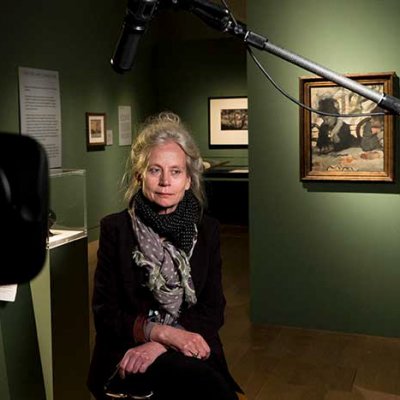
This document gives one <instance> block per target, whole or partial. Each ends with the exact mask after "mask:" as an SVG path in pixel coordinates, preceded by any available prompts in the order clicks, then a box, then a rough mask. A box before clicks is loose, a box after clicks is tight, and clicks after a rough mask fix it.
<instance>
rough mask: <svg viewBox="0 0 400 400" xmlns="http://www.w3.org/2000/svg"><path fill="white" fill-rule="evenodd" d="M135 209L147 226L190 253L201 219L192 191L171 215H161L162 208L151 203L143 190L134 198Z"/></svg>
mask: <svg viewBox="0 0 400 400" xmlns="http://www.w3.org/2000/svg"><path fill="white" fill-rule="evenodd" d="M133 208H134V210H135V214H136V215H137V216H138V217H139V218H140V219H141V220H142V221H143V223H144V224H145V225H147V226H148V227H150V228H151V229H153V230H154V231H155V232H156V233H158V234H159V235H160V236H161V237H163V238H166V239H167V240H169V241H170V242H171V243H172V244H173V245H174V246H175V247H178V248H179V249H181V250H183V251H184V252H185V253H186V254H189V253H190V251H191V250H192V247H193V238H194V236H195V230H196V224H197V223H198V222H199V219H200V205H199V202H198V200H197V199H196V197H195V196H194V194H193V192H192V191H191V190H186V192H185V196H184V197H183V199H182V201H181V202H180V203H179V204H178V206H177V207H176V210H175V211H174V212H172V213H170V214H159V213H158V212H159V211H160V207H159V206H158V205H157V204H155V203H153V202H151V201H149V200H148V199H147V198H146V197H145V196H144V195H143V192H142V191H141V190H140V191H139V192H138V193H136V195H135V196H134V198H133Z"/></svg>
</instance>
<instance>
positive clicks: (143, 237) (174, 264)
mask: <svg viewBox="0 0 400 400" xmlns="http://www.w3.org/2000/svg"><path fill="white" fill-rule="evenodd" d="M134 205H135V202H133V207H132V208H131V209H130V214H131V217H132V226H133V231H134V233H135V236H136V238H137V241H138V246H137V248H136V249H135V250H134V251H133V259H134V261H135V263H136V264H137V265H138V266H139V267H142V268H145V269H146V272H147V274H146V275H147V277H148V279H147V282H146V283H145V284H146V286H147V287H148V288H149V290H150V291H151V292H152V294H153V296H154V299H155V300H156V301H157V303H158V304H159V306H160V309H159V310H158V312H157V313H156V315H155V317H154V318H153V319H152V320H153V321H155V322H159V323H164V324H168V325H172V324H173V323H175V322H176V320H177V318H178V317H179V313H180V311H181V306H182V303H183V301H185V302H186V303H187V304H188V305H189V306H191V305H193V304H196V302H197V298H196V293H195V291H194V286H193V282H192V278H191V275H190V263H189V260H190V257H191V255H192V253H193V249H194V246H195V244H196V241H197V227H196V224H195V223H194V222H192V224H193V225H192V229H193V232H194V235H193V237H192V238H191V246H190V249H189V251H188V252H185V251H184V250H181V249H179V248H177V247H176V246H175V245H174V244H172V243H171V242H170V241H169V240H168V239H165V238H164V237H161V236H160V235H159V234H158V233H157V232H156V231H155V230H153V228H152V227H150V226H148V225H147V224H145V223H144V222H143V221H142V218H141V217H139V215H138V214H139V213H138V212H136V211H137V210H136V208H135V206H134Z"/></svg>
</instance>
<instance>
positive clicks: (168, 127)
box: [124, 112, 205, 209]
mask: <svg viewBox="0 0 400 400" xmlns="http://www.w3.org/2000/svg"><path fill="white" fill-rule="evenodd" d="M171 141H172V142H175V143H176V144H178V145H179V146H180V147H181V148H182V150H183V151H184V152H185V154H186V169H187V173H188V175H189V176H190V179H191V185H190V188H191V189H192V192H193V194H194V195H195V196H196V198H197V200H198V201H199V203H200V206H201V208H202V209H203V208H204V205H205V195H204V189H203V181H202V173H203V160H202V158H201V156H200V151H199V149H198V147H197V145H196V143H195V141H194V140H193V138H192V136H191V135H190V134H189V132H188V130H187V129H186V127H185V126H184V124H183V123H182V122H181V120H180V118H179V116H178V115H176V114H174V113H171V112H162V113H160V114H157V115H155V116H152V117H150V118H148V119H147V120H146V121H145V123H144V124H143V126H142V127H141V129H139V132H138V135H137V137H136V139H135V141H134V143H133V144H132V147H131V152H130V156H129V158H128V161H127V168H126V173H125V175H124V182H125V185H126V191H125V199H126V200H127V201H130V200H131V199H132V197H133V195H134V194H135V193H136V192H137V191H138V190H139V189H140V188H141V181H140V179H139V177H140V176H143V173H144V172H145V170H146V168H147V164H148V160H149V155H150V152H151V150H152V149H153V148H154V147H155V146H159V145H162V144H165V143H168V142H171Z"/></svg>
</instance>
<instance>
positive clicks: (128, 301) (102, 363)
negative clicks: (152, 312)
mask: <svg viewBox="0 0 400 400" xmlns="http://www.w3.org/2000/svg"><path fill="white" fill-rule="evenodd" d="M100 227H101V230H100V243H99V250H98V264H97V269H96V273H95V281H94V293H93V302H92V306H93V313H94V321H95V326H96V344H95V348H94V352H93V357H92V362H91V366H90V371H89V378H88V386H89V388H90V390H91V391H92V393H99V391H100V392H101V390H102V387H103V385H104V382H105V381H106V379H107V378H108V377H109V376H110V375H111V373H112V372H113V371H114V370H115V367H116V365H117V364H118V362H119V361H120V360H121V358H122V357H123V355H124V354H125V352H126V351H127V350H128V349H129V348H131V347H134V346H135V345H138V344H139V343H135V342H134V339H133V325H134V321H135V319H136V317H137V316H138V315H140V314H142V315H147V312H148V310H149V309H150V308H151V307H152V304H153V301H154V300H153V297H152V295H151V293H150V291H149V290H148V289H147V288H146V287H145V286H144V285H143V282H144V276H143V275H142V269H140V268H139V267H137V266H136V264H135V263H134V261H133V258H132V252H133V250H134V248H135V246H136V244H137V242H136V238H135V236H134V234H133V229H132V222H131V217H130V215H129V213H128V212H127V210H125V211H122V212H120V213H117V214H112V215H109V216H107V217H105V218H104V219H103V220H102V221H101V225H100ZM190 266H191V275H192V279H193V284H194V287H195V290H196V296H197V303H196V304H195V305H194V306H192V307H190V308H184V309H183V311H182V313H181V316H180V318H179V321H178V322H179V324H180V325H182V326H183V327H184V328H185V329H186V330H188V331H191V332H197V333H199V334H201V335H202V336H203V337H204V339H205V340H206V341H207V343H208V345H209V346H210V348H211V352H212V353H213V355H214V357H213V359H216V360H217V364H218V369H219V370H220V372H222V373H223V374H224V375H225V376H227V378H228V380H230V381H231V382H232V384H233V385H234V386H237V385H236V383H235V382H234V381H233V379H232V377H231V376H230V374H229V372H228V368H227V365H226V361H225V357H224V353H223V349H222V344H221V341H220V338H219V335H218V330H219V329H220V328H221V326H222V325H223V323H224V308H225V297H224V295H223V290H222V282H221V255H220V239H219V225H218V222H217V221H216V220H215V219H213V218H211V217H208V216H206V215H204V216H203V218H202V221H201V223H200V225H199V230H198V238H197V243H196V246H195V248H194V251H193V255H192V257H191V259H190Z"/></svg>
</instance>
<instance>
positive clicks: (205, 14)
mask: <svg viewBox="0 0 400 400" xmlns="http://www.w3.org/2000/svg"><path fill="white" fill-rule="evenodd" d="M161 1H162V0H161ZM171 1H172V5H173V6H178V7H180V8H183V9H185V10H187V11H190V12H192V13H193V14H195V15H196V16H198V17H199V18H201V19H202V20H203V21H204V22H205V23H206V24H208V25H209V26H211V27H212V28H214V29H217V30H219V31H221V32H227V33H229V34H231V35H233V36H236V37H238V38H239V39H241V40H243V41H244V42H245V43H246V44H247V45H249V46H252V47H255V48H257V49H259V50H264V51H267V52H268V53H271V54H274V55H275V56H277V57H279V58H281V59H283V60H286V61H288V62H290V63H292V64H294V65H297V66H299V67H301V68H303V69H305V70H308V71H310V72H313V73H315V74H316V75H319V76H321V77H323V78H326V79H328V80H330V81H332V82H336V83H337V84H338V85H340V86H343V87H345V88H347V89H349V90H351V91H353V92H355V93H357V94H359V95H361V96H364V97H365V98H367V99H369V100H372V101H373V102H374V103H376V104H377V105H379V106H380V107H381V108H383V109H385V110H387V111H389V112H390V113H391V114H396V115H400V99H398V98H396V97H394V96H391V95H389V94H385V93H380V92H377V91H375V90H372V89H370V88H368V87H366V86H363V85H361V84H360V83H358V82H356V81H354V80H352V79H349V78H347V77H345V76H343V75H340V74H338V73H336V72H334V71H332V70H330V69H328V68H326V67H324V66H322V65H320V64H317V63H315V62H313V61H311V60H308V59H306V58H304V57H302V56H300V55H298V54H295V53H293V52H291V51H289V50H286V49H284V48H282V47H279V46H277V45H274V44H273V43H271V42H270V41H269V40H268V39H267V38H265V37H264V36H262V35H259V34H258V33H255V32H252V31H250V30H248V29H247V26H246V24H243V23H242V22H239V21H235V20H234V19H233V18H232V16H231V13H230V12H229V10H228V9H227V8H225V7H222V6H220V5H218V4H214V3H211V2H209V1H207V0H171Z"/></svg>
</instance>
